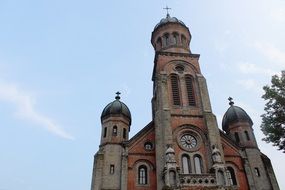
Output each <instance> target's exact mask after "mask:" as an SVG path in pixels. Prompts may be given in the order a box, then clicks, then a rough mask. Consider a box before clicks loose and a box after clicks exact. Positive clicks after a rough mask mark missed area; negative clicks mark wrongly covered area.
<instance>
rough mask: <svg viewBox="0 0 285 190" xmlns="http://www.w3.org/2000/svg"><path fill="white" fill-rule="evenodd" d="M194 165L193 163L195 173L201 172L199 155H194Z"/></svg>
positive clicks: (201, 166)
mask: <svg viewBox="0 0 285 190" xmlns="http://www.w3.org/2000/svg"><path fill="white" fill-rule="evenodd" d="M194 165H195V173H196V174H202V172H203V165H202V158H201V156H200V155H195V156H194Z"/></svg>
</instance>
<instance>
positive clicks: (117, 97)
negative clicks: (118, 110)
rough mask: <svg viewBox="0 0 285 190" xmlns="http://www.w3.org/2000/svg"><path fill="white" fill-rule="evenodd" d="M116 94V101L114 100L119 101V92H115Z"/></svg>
mask: <svg viewBox="0 0 285 190" xmlns="http://www.w3.org/2000/svg"><path fill="white" fill-rule="evenodd" d="M116 94H117V96H116V97H115V99H116V100H120V98H121V97H120V94H121V92H119V91H118V92H116Z"/></svg>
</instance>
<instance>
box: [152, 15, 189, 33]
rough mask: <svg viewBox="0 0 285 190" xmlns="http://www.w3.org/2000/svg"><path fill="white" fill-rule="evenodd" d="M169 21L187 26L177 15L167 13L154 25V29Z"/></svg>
mask: <svg viewBox="0 0 285 190" xmlns="http://www.w3.org/2000/svg"><path fill="white" fill-rule="evenodd" d="M167 23H178V24H181V25H183V26H185V27H186V25H185V24H184V23H183V22H182V21H181V20H179V19H177V18H176V17H171V16H170V15H169V13H167V15H166V18H163V19H161V20H160V22H159V23H158V24H157V25H156V26H155V27H154V30H155V29H157V28H158V27H160V26H162V25H165V24H167Z"/></svg>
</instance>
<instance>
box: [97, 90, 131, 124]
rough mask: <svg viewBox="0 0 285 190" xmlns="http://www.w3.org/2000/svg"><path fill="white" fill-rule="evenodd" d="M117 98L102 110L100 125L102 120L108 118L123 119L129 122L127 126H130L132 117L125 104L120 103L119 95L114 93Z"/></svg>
mask: <svg viewBox="0 0 285 190" xmlns="http://www.w3.org/2000/svg"><path fill="white" fill-rule="evenodd" d="M116 94H117V96H116V97H115V100H114V101H113V102H111V103H109V104H108V105H107V106H106V107H105V108H104V109H103V112H102V114H101V123H103V120H105V119H107V118H109V117H124V118H126V119H127V120H128V121H129V125H131V121H132V117H131V112H130V110H129V108H128V106H127V105H126V104H124V103H123V102H121V101H120V99H121V98H120V93H119V92H117V93H116Z"/></svg>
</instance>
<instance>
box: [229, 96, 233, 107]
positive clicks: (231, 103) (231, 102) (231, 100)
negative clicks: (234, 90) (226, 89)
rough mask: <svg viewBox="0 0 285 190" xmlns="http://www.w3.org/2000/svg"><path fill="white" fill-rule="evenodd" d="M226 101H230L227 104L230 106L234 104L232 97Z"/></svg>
mask: <svg viewBox="0 0 285 190" xmlns="http://www.w3.org/2000/svg"><path fill="white" fill-rule="evenodd" d="M228 100H229V101H230V103H229V104H230V105H233V104H234V102H233V98H232V97H229V98H228Z"/></svg>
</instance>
